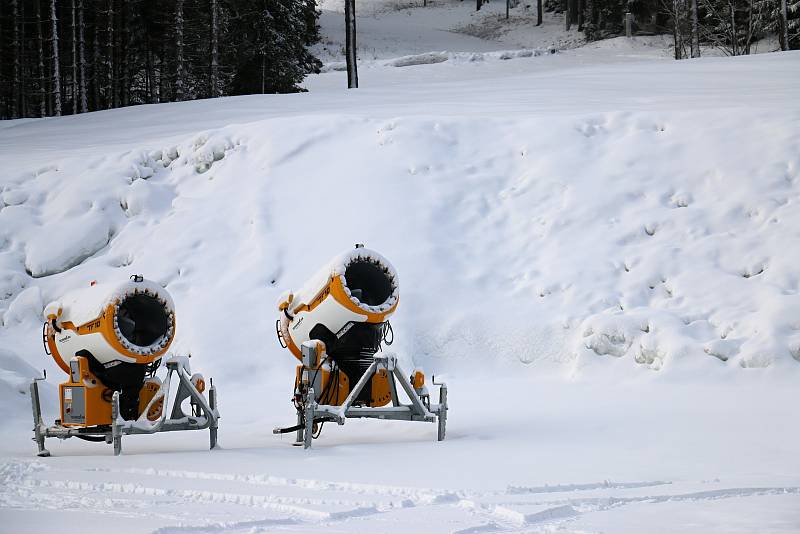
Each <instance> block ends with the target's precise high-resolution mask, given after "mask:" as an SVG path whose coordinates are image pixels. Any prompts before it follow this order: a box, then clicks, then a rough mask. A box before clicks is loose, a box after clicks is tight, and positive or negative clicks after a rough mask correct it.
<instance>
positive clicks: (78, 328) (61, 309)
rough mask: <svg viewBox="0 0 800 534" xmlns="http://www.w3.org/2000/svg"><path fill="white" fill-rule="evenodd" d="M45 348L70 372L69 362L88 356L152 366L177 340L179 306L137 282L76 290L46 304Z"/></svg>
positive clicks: (146, 283) (152, 286) (158, 290)
mask: <svg viewBox="0 0 800 534" xmlns="http://www.w3.org/2000/svg"><path fill="white" fill-rule="evenodd" d="M44 316H45V319H46V320H47V323H48V326H47V329H46V343H47V346H48V348H49V350H50V352H51V353H52V354H53V358H54V359H55V360H56V363H58V364H59V366H60V367H61V368H62V369H64V370H65V371H66V372H67V373H69V364H68V362H69V360H70V359H71V358H72V357H73V356H75V355H76V353H78V352H80V351H88V352H89V353H91V355H92V356H93V357H94V358H95V359H96V360H97V361H98V362H99V363H101V364H103V365H105V366H109V364H112V363H113V362H115V361H117V362H121V363H135V364H148V363H152V362H153V361H155V360H156V359H157V358H158V357H160V356H161V355H163V354H164V353H165V352H166V351H167V349H168V348H169V345H170V344H171V343H172V340H173V339H174V337H175V305H174V303H173V302H172V297H171V296H170V294H169V292H167V290H166V289H164V288H163V287H161V286H160V285H158V284H156V283H154V282H151V281H149V280H144V279H142V278H141V277H132V279H131V280H128V281H125V282H122V283H116V284H114V283H105V284H96V283H92V284H91V285H89V286H87V287H84V288H81V289H77V290H73V291H70V292H68V293H67V294H65V295H64V296H62V297H61V298H60V299H58V300H56V301H54V302H51V303H50V304H48V305H47V307H46V308H45V311H44Z"/></svg>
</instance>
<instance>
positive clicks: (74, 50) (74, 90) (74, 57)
mask: <svg viewBox="0 0 800 534" xmlns="http://www.w3.org/2000/svg"><path fill="white" fill-rule="evenodd" d="M71 28H72V80H71V81H72V114H73V115H76V114H77V113H78V43H77V42H76V41H77V35H78V34H77V31H76V28H75V0H72V27H71Z"/></svg>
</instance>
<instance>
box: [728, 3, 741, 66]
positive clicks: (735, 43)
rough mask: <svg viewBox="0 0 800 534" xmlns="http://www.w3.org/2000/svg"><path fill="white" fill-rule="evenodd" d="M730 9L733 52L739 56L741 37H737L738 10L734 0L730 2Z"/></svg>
mask: <svg viewBox="0 0 800 534" xmlns="http://www.w3.org/2000/svg"><path fill="white" fill-rule="evenodd" d="M728 8H729V9H730V15H731V50H733V55H734V56H738V55H739V36H738V35H736V8H735V6H734V5H733V0H728Z"/></svg>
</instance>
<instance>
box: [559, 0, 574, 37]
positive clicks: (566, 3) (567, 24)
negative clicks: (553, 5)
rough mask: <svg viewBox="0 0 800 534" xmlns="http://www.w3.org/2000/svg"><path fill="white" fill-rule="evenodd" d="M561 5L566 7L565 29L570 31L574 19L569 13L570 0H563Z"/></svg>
mask: <svg viewBox="0 0 800 534" xmlns="http://www.w3.org/2000/svg"><path fill="white" fill-rule="evenodd" d="M561 4H562V5H563V6H564V29H565V30H567V31H569V27H570V26H572V17H571V16H570V13H569V0H562V2H561Z"/></svg>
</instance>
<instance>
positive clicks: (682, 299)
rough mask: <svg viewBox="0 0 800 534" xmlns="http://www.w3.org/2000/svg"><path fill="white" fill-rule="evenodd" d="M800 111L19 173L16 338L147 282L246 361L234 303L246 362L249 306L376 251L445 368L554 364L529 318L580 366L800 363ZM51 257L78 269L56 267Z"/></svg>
mask: <svg viewBox="0 0 800 534" xmlns="http://www.w3.org/2000/svg"><path fill="white" fill-rule="evenodd" d="M797 120H798V118H797V113H796V112H790V111H789V112H784V111H781V112H780V113H778V112H775V111H772V110H746V109H739V110H737V111H736V112H735V113H732V112H731V111H730V110H727V109H724V110H714V109H712V110H709V111H705V112H697V113H684V112H680V111H675V112H646V111H642V112H600V113H594V114H589V115H578V116H557V117H553V116H536V117H517V118H513V119H512V118H508V119H502V120H500V119H491V118H479V117H461V118H458V117H442V118H424V117H408V118H395V119H391V120H384V119H362V118H349V117H341V116H325V117H313V116H309V117H299V118H298V117H296V118H292V119H291V120H288V119H269V120H265V121H261V122H255V123H251V124H247V125H238V126H231V127H227V128H223V129H220V130H216V131H209V132H205V133H203V134H200V135H193V136H191V137H190V138H188V139H187V140H185V141H184V142H182V143H179V144H176V145H174V146H169V147H167V148H164V149H158V150H154V149H153V147H152V146H147V145H143V146H140V147H138V148H134V149H133V150H131V151H128V152H127V153H123V154H118V155H116V156H114V155H105V156H101V157H98V158H97V159H96V160H91V159H90V160H88V161H87V160H86V159H85V158H83V157H80V158H72V159H63V160H59V161H58V162H57V163H56V164H53V165H51V166H50V167H49V168H47V169H46V170H41V169H40V170H38V171H36V172H30V171H29V172H27V173H23V174H22V175H20V176H18V177H17V178H16V180H15V181H14V182H12V183H11V184H6V185H5V186H4V189H5V192H9V191H11V192H15V193H16V194H18V195H19V196H18V198H25V200H23V201H21V202H20V203H19V204H16V205H13V206H7V207H5V208H4V209H3V210H2V211H0V221H1V222H2V225H0V228H2V230H0V232H2V234H0V238H2V239H3V240H4V241H5V242H6V243H8V245H6V249H5V250H4V251H3V252H2V255H0V258H2V265H3V271H2V276H3V279H4V280H8V281H9V282H8V283H7V285H6V289H5V291H6V293H7V294H10V295H11V296H10V297H9V298H6V299H5V300H3V301H2V302H3V304H2V305H0V306H2V309H3V310H8V311H6V315H7V317H5V320H4V322H5V323H7V327H6V328H5V329H4V330H3V335H4V336H8V335H13V334H14V333H15V332H16V333H17V334H19V333H23V332H33V331H34V330H33V329H34V328H35V325H31V324H30V323H29V322H28V323H25V322H23V323H19V320H20V319H19V318H20V317H21V315H22V312H20V311H19V310H18V308H22V309H23V310H24V309H27V308H28V307H31V306H33V307H37V306H39V305H40V303H41V302H42V301H45V302H46V301H48V300H50V299H52V298H57V297H58V296H59V294H60V293H61V292H63V291H64V290H66V289H68V288H70V287H72V286H76V285H77V286H82V285H84V284H85V283H86V281H87V280H94V279H96V280H98V281H102V280H104V279H105V278H107V277H111V276H118V275H119V273H122V274H126V275H127V274H130V273H142V274H145V275H146V276H148V277H150V278H152V279H154V280H155V281H157V282H158V283H159V284H161V285H163V286H165V287H167V289H168V290H169V291H170V292H171V293H172V294H173V295H174V296H175V300H176V306H177V310H178V313H179V314H181V316H182V317H183V315H184V313H188V315H189V319H188V320H187V321H183V320H182V324H183V325H185V326H184V327H183V328H182V329H181V333H179V341H178V345H179V346H180V345H181V342H182V343H183V344H185V345H184V346H185V348H186V349H187V351H193V352H195V353H205V354H206V355H207V357H208V359H213V356H212V355H213V354H215V353H218V352H220V351H224V350H225V349H223V348H222V346H223V345H224V344H225V343H227V340H222V339H220V338H219V337H218V336H217V334H216V333H215V332H216V329H215V328H204V327H203V326H202V325H204V324H211V323H212V322H213V319H212V318H209V317H207V316H208V315H209V313H208V312H207V310H220V311H221V312H222V315H223V316H224V317H225V319H221V320H222V321H223V323H227V322H230V324H224V325H223V326H224V329H225V330H227V331H234V330H235V331H237V336H236V339H237V340H238V341H237V342H235V343H236V344H237V345H238V347H239V352H240V353H243V354H246V353H248V352H250V351H252V350H253V347H255V346H261V345H262V343H261V341H260V338H261V337H262V336H263V335H264V334H265V332H264V330H265V329H264V326H263V324H264V323H263V320H264V319H267V320H269V321H270V322H271V320H272V319H271V315H270V316H269V317H264V316H263V315H261V314H256V315H255V316H252V317H253V319H252V321H253V322H252V323H249V321H250V320H248V319H247V316H246V315H245V316H242V312H238V311H236V310H247V309H259V308H260V307H261V306H260V305H259V304H258V303H259V302H262V301H264V300H266V301H267V302H274V301H275V299H276V297H277V296H278V290H279V289H282V288H285V287H291V286H292V285H296V284H297V283H298V282H299V281H301V280H302V279H303V277H305V276H307V274H308V272H310V271H311V269H312V268H313V267H316V266H317V265H319V264H320V263H323V262H324V261H325V260H326V259H327V258H328V257H330V256H332V255H333V254H332V253H333V252H338V251H339V250H341V249H342V248H345V247H347V246H350V245H351V244H352V243H353V242H365V243H366V244H367V245H370V246H372V247H373V248H376V249H379V250H382V251H384V253H385V254H386V255H387V256H389V257H391V258H392V261H393V263H394V264H395V266H396V267H397V269H398V271H399V272H402V273H403V277H404V279H406V280H408V281H409V282H408V284H409V285H407V287H408V288H409V294H408V298H405V297H404V303H403V306H401V307H400V309H398V313H397V314H396V315H397V317H396V319H395V321H396V322H397V326H398V328H399V332H398V333H399V335H398V338H400V339H403V340H405V343H406V344H407V346H406V349H407V352H412V353H414V355H415V357H418V358H421V359H423V360H424V359H425V357H426V355H430V356H436V357H437V358H444V359H445V360H446V359H447V358H448V357H450V356H455V355H456V354H459V353H460V352H462V350H463V347H462V340H463V339H465V336H466V337H469V336H476V337H475V338H474V339H473V341H472V343H473V344H477V346H478V347H479V348H480V352H482V353H484V354H486V355H487V356H488V357H490V358H499V359H506V358H519V359H520V360H522V361H531V360H535V359H537V357H536V356H535V355H533V356H532V355H529V354H526V355H520V354H518V351H516V350H514V349H513V347H515V346H516V347H525V346H528V345H527V344H526V343H524V342H523V341H522V340H524V339H525V336H526V335H527V334H526V332H539V333H542V332H553V331H559V330H560V331H562V334H561V335H562V336H563V337H565V338H566V342H565V344H564V345H563V346H561V347H560V348H559V349H558V352H559V353H560V354H559V355H558V356H557V358H556V359H559V360H561V361H568V362H573V363H580V362H581V361H584V360H586V359H589V360H593V359H595V358H598V357H602V358H609V357H611V358H624V359H626V360H629V361H630V362H631V363H632V364H633V363H638V364H642V365H645V366H647V367H651V368H655V369H658V368H662V367H664V366H666V365H667V364H668V363H669V362H672V361H676V360H681V359H690V360H708V361H709V362H716V363H717V364H724V363H727V365H740V366H743V367H754V366H755V367H760V366H766V365H769V364H771V363H773V362H776V361H778V362H779V361H787V360H788V361H792V360H794V359H797V358H798V347H800V327H799V326H800V325H798V323H797V317H798V315H800V275H799V274H798V272H797V269H796V265H797V263H798V257H797V256H798V252H797V251H799V250H800V236H798V234H797V231H796V229H797V228H798V227H799V226H800V211H799V210H797V205H798V203H799V202H800V177H799V176H798V175H799V171H798V169H800V160H799V159H798V158H799V157H800V156H798V154H800V151H798V150H797V149H798V138H797V135H796V131H797V130H796V124H797V122H796V121H797ZM743 121H744V122H745V123H746V124H748V125H749V127H748V128H746V129H741V128H740V124H741V123H742V122H743ZM342 154H348V157H341V155H342ZM309 191H314V194H313V195H309V194H308V192H309ZM320 214H324V215H320ZM87 217H88V218H87ZM365 218H366V220H368V221H369V224H368V225H365V224H364V221H365ZM90 220H91V221H92V222H91V224H89V223H88V222H87V221H90ZM84 223H86V224H87V225H88V226H89V227H90V228H91V229H94V230H95V232H94V233H100V234H101V235H102V236H103V237H102V239H100V240H99V241H101V242H105V241H106V240H107V239H110V240H109V241H108V242H107V244H105V245H104V246H103V247H102V248H101V249H98V250H95V251H94V253H93V254H92V255H91V256H89V257H86V255H85V253H81V255H80V262H77V260H76V256H75V253H74V250H73V249H71V248H70V247H68V246H66V244H65V243H73V242H74V247H75V248H77V249H78V250H90V249H94V248H96V246H95V243H94V237H91V238H90V237H86V236H84V235H83V234H69V233H67V234H66V235H64V234H63V230H62V229H63V228H68V229H69V228H74V227H80V226H81V225H82V224H84ZM106 232H108V233H106ZM81 238H83V239H84V241H80V239H81ZM75 240H77V241H75ZM48 244H52V246H47V245H48ZM90 245H91V246H90ZM34 252H35V254H34ZM76 262H77V263H76ZM25 271H29V272H30V273H31V275H32V276H33V277H31V276H26V275H25ZM50 271H52V272H54V273H59V274H57V275H54V276H44V277H42V274H43V273H45V272H50ZM20 286H32V288H31V289H33V288H35V289H34V290H35V291H40V292H41V295H39V294H38V293H37V294H35V295H34V294H32V293H31V291H30V290H28V291H25V292H22V293H19V289H20ZM248 303H250V304H248ZM269 308H271V307H267V308H266V309H267V310H268V309H269ZM489 310H496V311H497V313H499V315H497V314H495V313H493V314H491V315H489V316H484V314H485V313H486V312H488V311H489ZM32 311H35V310H32ZM211 315H212V316H216V312H215V313H212V314H211ZM28 316H29V317H32V316H35V314H34V313H30V314H28ZM482 316H483V317H484V318H483V319H481V318H480V317H482ZM442 319H444V320H442ZM476 321H477V322H476ZM478 324H480V328H478V326H477V325H478ZM8 326H10V327H11V328H9V327H8ZM27 335H31V336H32V339H34V340H35V339H36V336H35V335H32V334H27ZM267 335H269V333H267ZM537 335H538V334H537ZM547 335H550V334H547ZM498 343H500V344H501V345H499V346H498ZM502 343H506V344H507V345H505V347H507V348H504V346H503V345H502ZM267 350H268V351H269V350H270V349H269V346H268V348H267ZM275 350H276V351H277V350H278V347H277V346H276V347H275ZM40 357H41V356H40V355H38V354H36V353H35V352H34V353H32V360H31V361H36V360H37V359H38V358H40ZM422 363H424V361H423V362H422Z"/></svg>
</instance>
